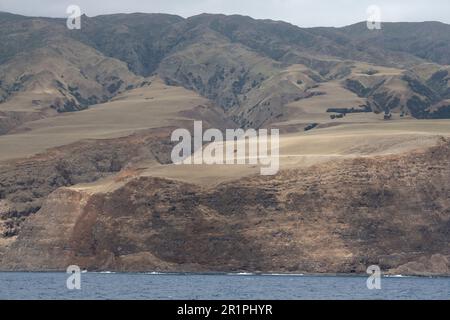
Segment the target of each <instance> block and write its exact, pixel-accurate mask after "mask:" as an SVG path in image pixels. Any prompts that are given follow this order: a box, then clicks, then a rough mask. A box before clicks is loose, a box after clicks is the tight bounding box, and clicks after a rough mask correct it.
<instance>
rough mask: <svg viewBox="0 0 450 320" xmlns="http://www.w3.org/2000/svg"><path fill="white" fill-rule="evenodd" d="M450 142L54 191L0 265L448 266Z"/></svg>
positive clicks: (410, 269)
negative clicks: (201, 179) (291, 165)
mask: <svg viewBox="0 0 450 320" xmlns="http://www.w3.org/2000/svg"><path fill="white" fill-rule="evenodd" d="M449 157H450V142H449V141H445V140H443V141H442V142H441V144H440V145H439V146H436V147H432V148H426V149H423V150H418V151H414V152H412V153H408V154H403V155H395V156H379V157H374V158H358V159H352V160H343V161H338V162H333V163H331V162H328V163H325V164H321V165H317V166H314V167H310V168H307V169H295V170H284V171H282V172H280V173H279V175H277V176H276V177H275V178H264V177H259V176H255V177H252V178H247V179H242V180H238V181H234V182H232V183H222V184H219V185H218V186H214V187H208V188H207V187H204V186H203V187H200V186H198V185H194V184H187V183H183V182H179V181H174V180H166V179H159V178H153V177H142V176H139V175H136V176H128V177H127V178H123V179H120V178H116V179H115V180H114V182H113V183H112V184H110V185H109V187H108V188H103V187H102V188H98V187H95V186H86V187H71V188H62V189H58V190H57V191H55V192H54V193H53V194H51V195H50V196H49V197H48V199H47V200H46V201H45V204H44V206H43V207H42V208H41V210H40V211H39V212H38V213H37V214H35V215H33V216H32V217H31V218H29V219H28V220H27V221H26V222H25V223H24V225H23V227H22V229H21V232H20V233H19V235H18V237H17V240H15V241H14V242H13V243H12V244H11V245H10V247H9V248H8V249H7V250H6V252H5V254H4V256H3V258H2V260H1V263H0V268H1V269H2V270H64V269H65V268H66V267H67V266H68V265H71V264H76V265H79V266H81V267H83V268H87V269H88V270H112V271H254V272H258V271H261V272H305V273H364V272H365V270H366V268H367V267H368V266H369V265H372V264H377V265H380V266H381V267H382V269H383V270H384V271H385V272H388V273H395V274H396V273H402V274H421V275H437V274H440V275H448V274H450V263H449V261H450V260H449V259H450V246H449V237H450V187H449V185H448V181H449V179H450V162H449V161H448V159H449Z"/></svg>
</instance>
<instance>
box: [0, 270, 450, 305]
mask: <svg viewBox="0 0 450 320" xmlns="http://www.w3.org/2000/svg"><path fill="white" fill-rule="evenodd" d="M69 276H70V275H68V274H65V273H0V299H13V300H21V299H32V300H36V299H46V300H48V299H50V300H53V299H68V300H70V299H77V300H80V299H81V300H85V299H89V300H91V299H101V300H110V299H152V300H153V299H163V300H179V299H181V300H222V299H223V300H228V299H233V300H253V299H256V300H305V299H306V300H310V299H332V300H341V299H352V300H353V299H358V300H359V299H364V300H381V299H390V300H391V299H394V300H398V299H399V300H409V299H431V300H435V299H439V300H442V299H445V300H449V299H450V278H418V277H417V278H416V277H389V278H382V279H381V290H369V289H367V285H366V280H367V278H365V277H345V276H300V275H299V276H292V275H192V274H191V275H184V274H127V273H82V274H81V279H80V280H81V281H80V284H81V289H80V290H69V289H67V285H66V280H67V278H68V277H69Z"/></svg>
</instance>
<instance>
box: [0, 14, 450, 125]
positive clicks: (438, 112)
mask: <svg viewBox="0 0 450 320" xmlns="http://www.w3.org/2000/svg"><path fill="white" fill-rule="evenodd" d="M0 24H1V25H2V26H3V28H2V30H3V31H2V32H1V33H0V40H1V41H2V43H4V46H2V48H1V49H0V61H3V62H4V65H3V66H2V69H3V70H4V71H3V74H5V72H7V73H8V78H7V79H6V78H5V76H2V73H0V81H1V82H0V97H2V98H1V99H3V101H6V100H9V99H10V98H11V96H16V99H18V100H17V101H19V102H18V103H11V104H9V105H8V104H3V105H0V109H2V106H3V110H4V111H6V110H7V111H11V110H14V109H15V108H20V110H21V111H23V109H26V108H28V107H27V103H24V101H30V102H32V101H34V102H33V103H32V104H31V108H29V109H30V110H34V111H35V110H36V109H39V106H42V105H44V106H52V107H53V108H54V109H56V110H59V111H76V110H79V109H83V108H85V107H87V106H88V105H90V104H93V103H97V102H101V101H106V100H108V99H109V98H111V97H112V96H114V95H115V94H116V93H117V92H121V91H123V90H124V89H127V88H132V87H136V86H137V85H140V83H142V82H143V80H142V79H138V78H137V77H135V76H134V75H133V72H134V73H135V74H138V75H141V76H147V75H149V74H152V73H155V72H158V73H160V74H161V75H162V77H164V78H165V79H166V80H167V81H168V83H172V84H178V85H182V86H184V87H185V88H188V89H192V90H195V91H197V92H198V93H200V94H202V95H203V96H205V97H207V98H209V99H211V100H213V101H214V102H216V103H217V104H219V105H220V106H222V108H224V110H226V111H227V112H229V113H230V115H231V116H232V117H234V118H235V120H236V121H237V122H238V123H240V124H241V125H242V126H255V127H259V126H261V125H263V124H269V123H270V122H273V121H275V120H276V119H277V118H279V117H281V116H283V115H284V114H285V113H286V112H285V111H286V110H285V105H287V104H289V103H292V102H293V101H296V100H298V99H305V98H308V97H311V96H312V95H314V94H315V92H312V91H310V89H311V88H312V87H314V86H317V83H318V82H322V81H335V80H343V81H344V82H343V84H342V87H344V88H346V89H348V90H351V91H353V92H355V93H357V94H358V95H359V96H360V97H364V98H367V104H368V105H370V107H371V108H372V110H374V111H377V112H383V111H385V112H390V111H393V112H399V113H402V114H404V115H413V116H414V117H417V118H429V117H446V116H447V113H448V111H447V105H448V103H447V101H446V100H447V99H448V92H447V90H448V84H447V82H446V81H445V76H444V78H443V79H439V77H440V76H441V75H443V74H444V73H440V74H437V75H436V76H435V78H433V79H434V80H433V79H431V77H432V76H433V75H430V76H429V78H427V79H425V78H423V77H422V76H421V75H420V74H416V73H415V72H414V70H409V73H405V74H403V75H399V76H398V79H391V78H386V77H384V78H382V79H378V80H377V77H378V78H379V76H376V75H374V76H373V77H372V78H371V79H370V81H366V80H367V79H361V77H357V78H355V77H354V74H353V72H352V68H354V67H355V62H356V61H365V62H370V63H372V64H373V65H374V66H376V65H389V66H397V67H398V68H401V69H405V68H407V69H412V68H413V67H414V66H417V65H419V64H421V63H423V60H422V59H421V58H424V59H434V60H439V61H445V60H442V59H441V58H442V57H443V56H445V52H446V51H445V50H446V46H445V45H442V44H443V43H444V44H445V43H447V42H446V41H447V38H446V37H447V36H446V35H445V34H441V33H442V32H443V31H445V30H446V28H447V27H448V26H447V25H444V24H435V23H425V24H414V23H413V24H385V25H383V26H384V27H385V28H384V29H383V30H382V32H380V31H370V30H367V28H365V24H356V25H353V26H349V27H345V28H339V29H336V28H310V29H306V28H299V27H297V26H294V25H291V24H288V23H284V22H277V21H270V20H255V19H252V18H250V17H244V16H237V15H234V16H225V15H211V14H202V15H198V16H194V17H191V18H188V19H183V18H181V17H178V16H173V15H165V14H141V13H136V14H117V15H105V16H98V17H93V18H90V17H86V16H83V17H82V29H81V30H68V29H67V28H66V27H65V20H64V19H49V18H27V17H22V16H16V15H10V14H2V15H0ZM422 27H425V30H428V31H429V32H428V33H427V32H426V31H423V30H422ZM362 28H365V29H364V30H362ZM5 30H9V31H8V32H6V31H5ZM416 30H422V31H421V32H420V33H417V35H416V36H415V39H416V40H415V42H414V43H413V42H412V38H411V36H410V35H407V33H408V31H409V32H415V31H416ZM444 33H445V32H444ZM381 35H382V39H381V38H380V37H381ZM380 39H381V40H382V41H381V40H380ZM380 41H381V42H380ZM80 42H81V43H83V44H81V43H80ZM386 43H387V45H385V44H386ZM394 44H396V45H397V47H395V46H394ZM59 46H60V47H61V49H62V50H60V51H58V50H51V51H49V52H47V51H46V50H49V48H57V47H59ZM83 46H84V47H83ZM416 47H420V48H422V47H428V48H429V51H430V52H431V53H430V55H429V56H423V55H422V54H420V50H419V51H418V52H419V53H417V52H416V50H415V48H416ZM21 50H25V52H27V53H24V52H22V53H21V52H20V51H21ZM100 52H101V53H100ZM416 53H417V54H416ZM27 54H28V56H27ZM40 55H41V56H42V55H49V56H50V57H49V58H48V60H54V61H58V63H57V65H58V67H57V68H56V70H55V72H53V71H50V72H49V71H48V70H45V71H44V69H45V68H47V69H48V66H47V64H48V63H47V62H46V61H44V60H45V59H42V61H37V66H39V65H40V64H42V67H41V68H39V67H36V68H34V69H33V68H30V67H28V66H27V63H28V61H34V63H35V64H36V60H37V59H39V56H40ZM77 55H79V56H78V57H76V56H77ZM102 55H105V56H107V57H113V58H117V59H119V60H121V61H122V62H123V63H125V64H126V66H128V68H129V69H130V70H131V71H128V70H127V68H126V66H124V65H121V63H122V62H118V61H117V60H105V61H108V62H105V63H101V64H100V66H97V65H96V64H95V63H96V62H93V61H94V60H95V61H99V60H100V59H101V56H102ZM415 55H416V56H415ZM94 56H96V58H94ZM22 57H23V60H20V59H22ZM105 59H106V58H105ZM48 60H47V61H48ZM84 61H90V63H88V64H84ZM66 64H67V65H66ZM293 65H298V66H301V65H303V67H302V66H301V67H300V69H302V70H303V71H302V72H298V73H297V75H296V77H297V79H293V78H292V77H291V78H290V80H289V81H285V80H286V79H285V78H284V76H283V74H286V73H289V70H291V68H292V66H293ZM304 66H306V67H304ZM294 68H295V67H294ZM374 68H375V69H376V67H374ZM2 69H0V71H1V70H2ZM88 69H89V71H90V72H89V73H88V72H87V71H86V70H88ZM25 70H28V73H27V72H26V71H25ZM63 70H65V71H66V72H68V74H67V75H65V79H62V76H63V74H60V73H63ZM68 70H70V71H68ZM97 70H98V74H96V72H97ZM436 72H437V71H436ZM443 72H444V71H443ZM422 73H423V72H422ZM406 74H407V75H406ZM305 75H306V76H307V77H309V78H310V79H311V80H312V83H308V84H306V85H303V81H302V80H301V79H304V76H305ZM368 76H371V75H368ZM4 78H5V79H4ZM430 79H431V80H430ZM307 82H310V81H309V80H308V81H307ZM381 82H383V83H381ZM391 84H393V85H392V86H391ZM37 88H38V89H37ZM43 91H47V92H48V94H49V95H50V96H52V97H51V98H48V99H47V98H45V97H42V96H40V95H41V93H42V92H43ZM20 94H23V95H24V97H25V98H23V99H21V100H20V99H19V96H20ZM33 97H34V98H33ZM49 99H50V100H51V101H47V100H49ZM29 105H30V104H29V103H28V106H29ZM18 106H20V107H18ZM356 107H358V106H353V105H349V106H348V108H349V109H351V108H356ZM16 111H17V110H16ZM430 114H431V115H430ZM21 117H23V116H15V118H16V120H11V119H12V118H11V115H10V114H5V113H3V118H1V119H2V123H3V128H4V129H3V131H5V130H7V129H8V128H10V127H13V126H15V125H16V124H17V123H18V122H19V123H20V120H17V119H20V118H21ZM24 118H26V117H24ZM33 118H36V116H33ZM5 128H6V129H5Z"/></svg>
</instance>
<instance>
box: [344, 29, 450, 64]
mask: <svg viewBox="0 0 450 320" xmlns="http://www.w3.org/2000/svg"><path fill="white" fill-rule="evenodd" d="M339 31H340V32H341V33H342V34H345V35H347V36H348V37H349V38H351V39H352V40H353V41H356V43H358V45H360V46H371V47H376V48H379V49H387V50H392V51H399V52H406V53H409V54H412V55H415V56H417V57H419V58H422V59H426V60H429V61H433V62H436V63H439V64H450V25H448V24H444V23H441V22H415V23H383V24H382V29H381V30H368V29H367V27H366V23H359V24H355V25H351V26H348V27H344V28H341V29H339Z"/></svg>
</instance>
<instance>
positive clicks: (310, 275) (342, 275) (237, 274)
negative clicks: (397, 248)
mask: <svg viewBox="0 0 450 320" xmlns="http://www.w3.org/2000/svg"><path fill="white" fill-rule="evenodd" d="M2 273H5V274H12V273H17V274H25V273H31V274H51V273H54V274H67V272H65V271H2V270H0V274H2ZM82 274H104V275H108V274H118V275H148V276H231V277H304V278H315V277H316V278H319V277H323V278H331V277H338V278H367V277H368V276H369V274H364V273H359V274H348V273H278V272H277V273H264V272H262V273H261V272H258V273H256V272H255V273H250V272H158V271H148V272H123V271H82ZM381 277H382V278H396V279H402V278H426V279H430V278H431V279H450V275H401V274H382V276H381Z"/></svg>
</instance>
